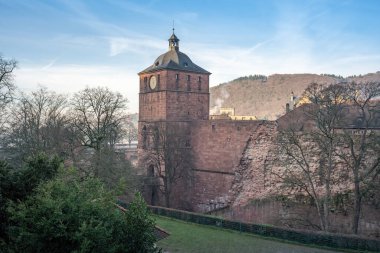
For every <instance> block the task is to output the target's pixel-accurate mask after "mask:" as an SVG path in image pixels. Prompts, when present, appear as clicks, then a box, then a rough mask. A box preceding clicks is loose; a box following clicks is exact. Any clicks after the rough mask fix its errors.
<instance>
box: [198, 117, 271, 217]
mask: <svg viewBox="0 0 380 253" xmlns="http://www.w3.org/2000/svg"><path fill="white" fill-rule="evenodd" d="M274 124H275V123H274V122H269V121H231V120H210V121H194V122H192V124H191V135H192V136H191V147H192V150H193V159H194V184H193V200H192V202H193V208H194V210H196V211H200V212H207V211H210V210H214V209H217V208H222V207H224V206H227V205H229V204H230V202H231V193H230V190H231V187H232V184H233V182H234V181H236V180H235V169H236V168H237V167H238V165H239V163H240V160H241V157H242V154H243V152H244V150H245V149H246V146H247V143H248V140H249V138H250V136H253V135H255V134H256V132H257V131H262V132H265V131H270V127H269V126H273V125H274Z"/></svg>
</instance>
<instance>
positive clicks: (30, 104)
mask: <svg viewBox="0 0 380 253" xmlns="http://www.w3.org/2000/svg"><path fill="white" fill-rule="evenodd" d="M66 110H67V99H66V98H65V97H64V96H63V95H59V94H56V93H55V92H51V91H48V90H47V89H46V88H39V89H38V90H37V91H34V92H31V93H21V94H20V96H19V98H18V99H17V102H16V103H15V104H14V105H13V106H12V107H11V114H10V116H9V118H8V124H7V128H6V129H7V134H6V135H5V142H4V143H5V144H6V151H7V152H8V153H9V154H10V155H11V156H13V159H12V160H13V161H15V162H17V161H18V163H20V161H22V160H24V159H26V158H27V157H28V156H30V155H35V154H37V153H39V152H45V153H47V154H57V155H60V156H61V157H67V156H68V155H69V150H68V145H67V139H68V138H67V137H68V136H67V134H68V132H67V127H68V124H69V119H68V116H67V113H66Z"/></svg>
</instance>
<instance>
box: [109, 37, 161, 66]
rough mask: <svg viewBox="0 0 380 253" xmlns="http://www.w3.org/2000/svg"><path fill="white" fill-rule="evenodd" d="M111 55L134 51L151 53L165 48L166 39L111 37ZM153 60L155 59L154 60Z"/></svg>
mask: <svg viewBox="0 0 380 253" xmlns="http://www.w3.org/2000/svg"><path fill="white" fill-rule="evenodd" d="M108 42H109V46H110V56H116V55H118V54H122V53H126V52H132V53H137V54H151V53H152V51H153V52H159V51H160V50H162V49H163V48H164V45H165V41H164V40H158V39H154V38H148V37H137V38H136V37H135V38H132V37H110V38H108ZM152 61H153V60H152Z"/></svg>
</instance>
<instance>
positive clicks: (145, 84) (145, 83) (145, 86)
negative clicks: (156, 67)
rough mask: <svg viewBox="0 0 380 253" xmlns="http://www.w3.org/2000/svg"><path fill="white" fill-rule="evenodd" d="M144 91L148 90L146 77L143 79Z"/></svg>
mask: <svg viewBox="0 0 380 253" xmlns="http://www.w3.org/2000/svg"><path fill="white" fill-rule="evenodd" d="M144 89H145V90H147V89H148V78H147V77H144Z"/></svg>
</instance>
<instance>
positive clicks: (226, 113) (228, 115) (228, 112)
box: [210, 107, 257, 120]
mask: <svg viewBox="0 0 380 253" xmlns="http://www.w3.org/2000/svg"><path fill="white" fill-rule="evenodd" d="M219 111H220V114H219V115H210V119H212V120H222V119H231V120H257V117H256V116H253V115H235V108H233V107H222V108H220V110H219Z"/></svg>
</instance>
